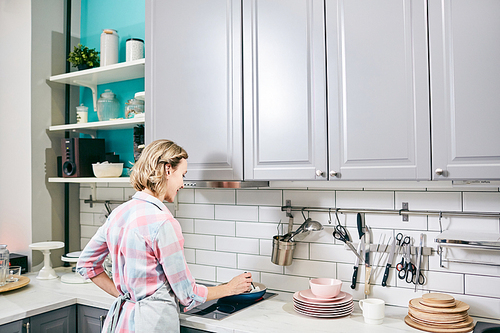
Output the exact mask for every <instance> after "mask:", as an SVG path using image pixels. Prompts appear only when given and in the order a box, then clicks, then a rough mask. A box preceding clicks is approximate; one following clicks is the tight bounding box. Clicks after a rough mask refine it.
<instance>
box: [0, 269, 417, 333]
mask: <svg viewBox="0 0 500 333" xmlns="http://www.w3.org/2000/svg"><path fill="white" fill-rule="evenodd" d="M69 271H70V269H69V268H57V269H56V272H57V273H58V275H59V276H61V275H63V274H66V273H68V272H69ZM26 276H28V277H29V278H30V279H31V282H30V284H28V285H27V286H26V287H23V288H20V289H17V290H13V291H9V292H4V293H1V294H0V309H1V311H0V325H2V324H6V323H9V322H12V321H16V320H19V319H23V318H26V317H31V316H34V315H37V314H41V313H44V312H47V311H52V310H56V309H59V308H62V307H65V306H69V305H72V304H82V305H88V306H93V307H97V308H102V309H108V308H109V307H110V306H111V303H112V302H113V297H112V296H110V295H108V294H106V293H105V292H104V291H102V290H101V289H99V288H98V287H97V286H95V285H94V284H93V283H87V284H66V283H62V282H61V280H60V279H54V280H38V279H37V278H36V273H30V274H27V275H26ZM406 313H407V309H406V308H400V307H393V306H387V307H386V317H385V319H384V323H383V324H382V325H367V324H365V323H364V321H363V316H362V314H361V311H360V309H359V306H358V303H357V302H355V305H354V312H353V313H352V314H351V315H350V316H348V317H344V318H336V319H323V318H312V317H307V316H303V315H300V314H298V313H296V312H295V311H294V310H293V302H292V295H291V294H287V293H280V294H279V295H277V296H275V297H272V298H270V299H267V300H265V301H262V302H259V303H257V304H255V305H253V306H251V307H249V308H246V309H245V310H242V311H240V312H238V313H235V314H233V315H231V316H229V317H227V318H225V319H222V320H214V319H208V318H201V317H196V316H189V315H185V314H181V325H183V326H188V327H193V328H198V329H202V330H207V331H213V332H224V333H227V332H234V333H243V332H248V333H250V332H252V333H259V332H262V333H264V332H265V333H270V332H290V333H293V332H301V333H302V332H308V331H309V332H314V333H321V332H330V333H331V332H338V333H342V332H357V333H362V332H370V333H379V332H380V333H391V332H421V331H419V330H416V329H413V328H411V327H409V326H407V325H406V324H405V323H404V317H405V315H406Z"/></svg>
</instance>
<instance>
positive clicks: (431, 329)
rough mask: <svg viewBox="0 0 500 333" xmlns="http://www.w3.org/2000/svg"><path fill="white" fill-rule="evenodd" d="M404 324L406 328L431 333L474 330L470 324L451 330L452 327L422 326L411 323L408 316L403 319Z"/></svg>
mask: <svg viewBox="0 0 500 333" xmlns="http://www.w3.org/2000/svg"><path fill="white" fill-rule="evenodd" d="M405 323H406V324H407V325H408V326H411V327H413V328H416V329H418V330H422V331H427V332H432V333H466V332H471V331H472V330H473V329H474V323H472V324H470V325H469V326H466V327H459V328H452V327H447V328H444V327H438V326H435V325H424V324H419V323H416V322H415V321H413V320H412V319H411V318H410V316H406V317H405Z"/></svg>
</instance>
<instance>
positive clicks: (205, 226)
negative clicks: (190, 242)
mask: <svg viewBox="0 0 500 333" xmlns="http://www.w3.org/2000/svg"><path fill="white" fill-rule="evenodd" d="M194 230H195V232H196V233H197V234H205V235H221V236H222V235H224V236H234V235H235V232H236V226H235V222H234V221H215V220H198V219H196V220H194Z"/></svg>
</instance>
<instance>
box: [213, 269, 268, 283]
mask: <svg viewBox="0 0 500 333" xmlns="http://www.w3.org/2000/svg"><path fill="white" fill-rule="evenodd" d="M245 272H247V273H251V274H252V281H253V282H260V272H259V271H249V270H241V269H234V268H225V267H217V282H218V283H224V282H228V281H231V280H232V279H233V278H234V277H235V276H238V275H240V274H242V273H245Z"/></svg>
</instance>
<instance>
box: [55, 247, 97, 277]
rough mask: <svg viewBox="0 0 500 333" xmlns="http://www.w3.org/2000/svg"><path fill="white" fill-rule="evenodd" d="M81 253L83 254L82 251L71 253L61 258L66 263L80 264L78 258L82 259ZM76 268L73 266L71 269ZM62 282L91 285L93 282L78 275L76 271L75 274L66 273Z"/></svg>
mask: <svg viewBox="0 0 500 333" xmlns="http://www.w3.org/2000/svg"><path fill="white" fill-rule="evenodd" d="M80 253H82V251H77V252H70V253H68V254H66V255H63V256H61V260H62V261H64V262H69V263H76V262H78V258H79V257H80ZM74 268H75V265H72V268H71V269H74ZM61 282H64V283H89V282H92V281H91V280H90V279H85V278H84V277H83V276H81V275H80V274H78V272H77V271H76V270H75V272H74V273H66V274H64V275H63V276H61Z"/></svg>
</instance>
